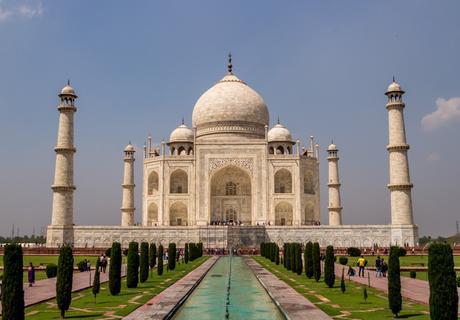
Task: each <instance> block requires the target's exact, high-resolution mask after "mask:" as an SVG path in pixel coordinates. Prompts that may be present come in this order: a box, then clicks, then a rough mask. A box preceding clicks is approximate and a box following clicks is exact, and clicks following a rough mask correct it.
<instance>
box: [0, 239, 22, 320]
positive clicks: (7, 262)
mask: <svg viewBox="0 0 460 320" xmlns="http://www.w3.org/2000/svg"><path fill="white" fill-rule="evenodd" d="M3 266H4V270H3V284H2V319H3V320H10V319H18V320H22V319H24V290H23V284H22V281H23V280H22V279H23V278H22V272H23V271H22V248H21V246H19V245H18V244H7V245H6V246H5V252H4V255H3Z"/></svg>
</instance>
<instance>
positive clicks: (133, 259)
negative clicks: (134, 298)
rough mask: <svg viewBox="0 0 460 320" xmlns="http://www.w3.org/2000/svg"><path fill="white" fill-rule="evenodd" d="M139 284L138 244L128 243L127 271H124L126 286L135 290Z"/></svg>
mask: <svg viewBox="0 0 460 320" xmlns="http://www.w3.org/2000/svg"><path fill="white" fill-rule="evenodd" d="M138 283H139V244H138V243H137V242H130V243H129V247H128V270H127V271H126V286H127V287H128V288H137V284H138Z"/></svg>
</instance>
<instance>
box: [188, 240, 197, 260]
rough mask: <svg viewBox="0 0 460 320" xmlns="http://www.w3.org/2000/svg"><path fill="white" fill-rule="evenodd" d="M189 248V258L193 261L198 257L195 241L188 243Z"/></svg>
mask: <svg viewBox="0 0 460 320" xmlns="http://www.w3.org/2000/svg"><path fill="white" fill-rule="evenodd" d="M188 250H189V260H190V261H193V260H195V259H196V258H197V254H196V244H195V243H193V242H192V243H189V245H188Z"/></svg>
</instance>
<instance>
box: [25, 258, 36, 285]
mask: <svg viewBox="0 0 460 320" xmlns="http://www.w3.org/2000/svg"><path fill="white" fill-rule="evenodd" d="M27 278H28V280H29V287H32V285H33V284H34V283H35V267H34V265H33V264H32V262H31V263H29V268H28V269H27Z"/></svg>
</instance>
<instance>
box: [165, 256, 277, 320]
mask: <svg viewBox="0 0 460 320" xmlns="http://www.w3.org/2000/svg"><path fill="white" fill-rule="evenodd" d="M229 279H230V281H229ZM228 287H230V289H229V290H228ZM227 298H228V303H227ZM226 314H228V319H247V320H271V319H273V320H281V319H284V316H283V315H282V314H281V312H280V311H279V310H278V308H277V307H276V305H275V304H274V303H273V301H272V300H271V298H270V297H269V295H268V294H267V292H266V291H265V289H264V288H263V287H262V285H261V284H260V283H259V281H258V280H257V278H256V277H255V276H254V274H253V273H252V271H251V270H250V269H249V268H248V266H247V265H246V263H244V261H243V258H241V257H222V258H220V259H219V260H218V261H217V262H216V264H215V265H214V267H212V269H211V270H210V271H209V272H208V274H207V275H206V276H205V278H204V279H203V281H201V283H200V284H199V285H198V287H197V288H196V289H195V291H194V292H193V293H192V295H191V296H190V297H189V298H188V299H187V301H186V302H185V304H184V305H183V306H182V307H181V308H180V309H179V311H178V312H177V314H176V316H175V317H174V319H175V320H185V319H188V320H189V319H200V320H208V319H213V320H218V319H227V318H226Z"/></svg>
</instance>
